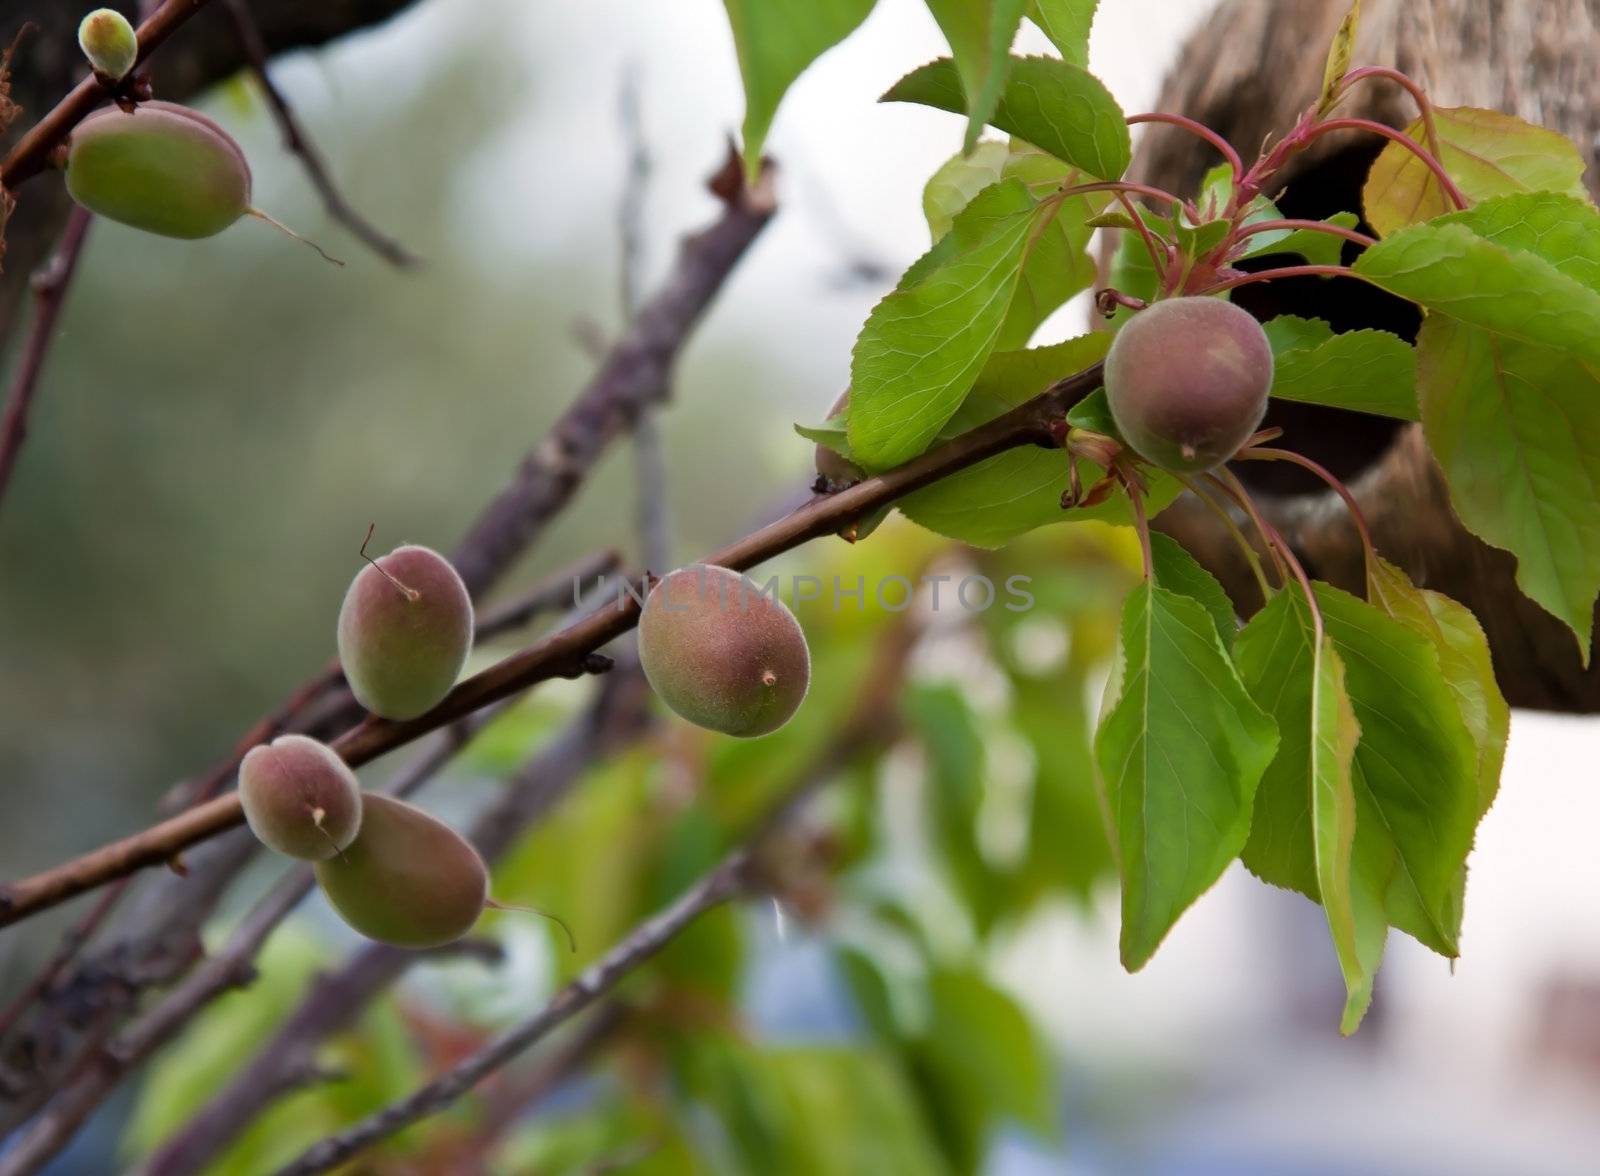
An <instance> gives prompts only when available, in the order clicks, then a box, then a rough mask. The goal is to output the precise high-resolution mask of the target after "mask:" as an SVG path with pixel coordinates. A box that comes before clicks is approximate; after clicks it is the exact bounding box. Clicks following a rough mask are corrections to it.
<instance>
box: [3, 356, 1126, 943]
mask: <svg viewBox="0 0 1600 1176" xmlns="http://www.w3.org/2000/svg"><path fill="white" fill-rule="evenodd" d="M1100 382H1101V368H1100V365H1099V364H1096V365H1094V366H1093V367H1090V368H1088V369H1086V370H1084V371H1081V372H1078V373H1077V374H1075V375H1072V376H1068V377H1066V378H1065V379H1063V380H1060V381H1058V382H1057V383H1055V384H1054V385H1052V386H1051V387H1050V388H1049V389H1047V390H1046V391H1044V392H1043V393H1041V394H1040V395H1039V396H1036V397H1035V398H1033V399H1032V400H1029V401H1027V402H1026V403H1024V404H1021V405H1019V406H1018V407H1016V408H1014V409H1012V410H1011V411H1010V412H1008V413H1006V414H1004V415H1003V416H1000V417H996V418H995V419H994V420H992V421H990V422H988V423H987V424H984V425H980V426H979V427H978V428H976V429H973V430H971V431H970V432H967V433H964V434H962V435H961V436H959V437H956V438H954V439H952V440H950V441H948V442H946V443H945V444H943V445H941V446H939V447H937V448H935V449H932V450H930V451H929V452H927V453H925V454H923V455H922V456H920V457H917V458H915V459H913V460H912V461H910V462H908V463H907V464H905V465H903V466H900V467H899V468H897V469H894V470H890V471H889V472H887V473H884V474H880V475H878V476H876V477H872V478H868V479H866V480H865V481H863V482H860V483H858V484H856V485H855V486H851V487H850V488H848V489H845V490H841V491H839V492H838V493H836V494H824V495H818V496H816V497H814V498H812V500H811V501H810V502H808V503H806V504H805V505H804V506H802V507H800V508H799V509H797V510H795V511H794V512H792V513H791V514H789V515H787V516H786V517H784V518H782V519H779V520H778V521H777V522H775V523H772V524H770V525H768V526H766V527H762V528H761V529H760V530H757V531H754V532H752V533H751V534H749V535H746V536H745V537H744V538H742V539H739V540H738V541H736V542H734V543H732V544H730V545H729V546H727V547H725V548H723V549H722V550H721V551H718V552H714V553H713V554H712V555H710V556H709V557H707V559H706V560H705V561H704V562H706V563H711V564H715V565H717V566H719V567H725V568H730V569H732V570H733V571H745V570H747V569H749V568H751V567H753V566H755V565H756V564H759V563H761V562H763V561H764V560H768V559H771V558H772V557H773V556H776V555H781V554H782V553H784V552H786V551H789V550H792V549H793V548H795V547H798V546H800V545H801V544H803V543H806V542H808V541H810V540H812V539H816V538H820V537H822V536H824V535H833V534H837V533H838V532H839V531H840V530H842V529H843V528H844V527H846V526H847V525H848V524H850V523H852V522H855V521H857V520H859V519H861V518H863V517H864V516H866V515H868V514H871V513H872V512H873V511H875V510H877V509H879V508H881V507H884V506H888V505H890V504H891V503H893V502H895V501H896V500H897V499H899V498H902V497H904V496H905V495H907V494H910V493H911V492H912V491H913V490H920V489H921V488H922V487H924V486H927V485H931V484H932V483H934V482H937V481H939V480H941V479H942V478H946V477H949V476H950V475H951V474H955V473H959V472H960V471H962V470H964V469H967V468H969V467H971V466H973V465H976V464H977V463H978V462H980V461H983V460H985V459H987V458H990V457H993V456H995V455H996V454H998V453H1004V452H1005V451H1007V450H1010V449H1016V448H1018V447H1020V446H1023V445H1030V444H1038V445H1045V446H1050V445H1053V440H1052V437H1051V433H1050V425H1051V423H1052V422H1053V421H1055V420H1058V419H1059V418H1060V417H1061V416H1062V415H1063V414H1064V413H1065V412H1066V410H1067V409H1068V408H1070V407H1071V406H1072V405H1074V404H1076V403H1077V401H1078V400H1080V399H1081V398H1082V397H1083V396H1086V395H1087V394H1088V393H1089V392H1091V391H1093V390H1094V389H1095V388H1096V387H1098V386H1099V385H1100ZM638 618H639V607H638V604H637V602H636V601H635V600H634V599H633V598H632V596H628V597H626V598H625V599H624V600H622V601H620V602H618V603H617V604H616V605H614V606H608V607H606V608H602V609H601V610H599V611H598V612H596V613H593V614H591V615H590V616H587V617H584V618H582V619H581V620H578V621H576V622H574V623H573V624H571V625H569V626H567V627H566V628H564V629H561V630H559V631H557V632H555V633H553V634H551V635H549V636H548V637H545V638H544V639H542V640H540V641H537V642H535V643H534V644H533V645H531V646H529V647H527V648H526V649H524V650H522V651H521V652H519V653H516V654H513V655H512V656H510V657H508V658H506V659H504V660H503V661H501V662H499V663H497V664H496V665H493V666H491V667H489V668H488V669H487V670H484V671H483V672H482V673H480V674H477V675H476V676H474V677H471V678H468V679H467V680H466V681H464V682H462V683H461V684H460V685H459V686H457V687H456V688H455V689H454V690H452V691H451V692H450V693H449V694H448V695H446V696H445V698H444V700H443V701H442V702H440V703H439V705H438V706H436V707H434V708H433V709H432V710H430V711H429V712H427V713H426V714H424V715H422V716H420V717H418V718H415V719H410V720H407V721H403V722H396V721H393V720H385V719H377V718H370V717H369V718H368V719H366V720H364V721H363V722H362V723H361V724H360V725H359V726H357V727H355V728H354V729H353V730H351V731H349V732H348V733H346V734H345V735H344V736H342V737H341V738H340V739H338V740H336V741H335V742H334V744H333V748H334V750H335V751H337V752H338V753H339V754H340V755H341V756H342V757H343V758H344V760H345V761H346V762H347V763H348V764H350V765H351V766H352V767H358V766H360V765H361V764H364V763H367V762H369V761H371V760H373V759H376V758H377V757H378V756H380V755H382V754H384V753H385V752H387V751H392V750H393V749H394V748H397V747H400V746H403V745H404V744H407V743H410V742H412V741H413V740H415V739H417V738H418V737H419V736H421V735H424V734H426V733H427V732H429V731H432V730H436V729H437V728H439V727H442V726H444V725H445V724H447V723H450V722H453V721H455V720H456V719H459V718H463V717H465V716H466V715H469V714H471V713H472V712H473V711H476V710H479V709H481V708H482V707H485V706H488V705H489V704H491V703H494V702H498V701H500V700H501V699H504V698H509V697H511V696H512V695H514V694H518V693H521V692H522V691H524V690H527V689H528V688H529V687H531V686H534V685H536V684H538V683H540V682H544V681H548V680H550V679H551V678H557V677H570V676H574V675H580V674H583V673H586V672H588V671H587V670H586V666H587V665H588V664H589V663H588V661H587V659H588V658H589V657H590V656H591V655H592V654H594V653H595V651H596V650H598V649H599V647H600V646H602V645H604V644H605V643H606V642H607V641H610V640H612V639H613V638H616V637H619V636H621V635H622V634H623V633H626V632H628V631H629V630H630V629H632V628H633V627H634V626H635V625H636V624H637V623H638ZM242 820H243V814H242V811H241V809H240V806H239V799H238V797H237V796H235V795H232V794H229V795H225V796H219V797H217V798H216V799H214V800H210V801H207V802H205V803H204V804H202V805H199V806H197V807H195V808H193V809H190V810H189V811H188V812H184V813H180V814H179V815H177V816H175V817H173V818H171V819H169V820H167V821H163V822H161V823H160V824H157V825H154V826H151V827H150V828H148V829H145V830H144V831H143V832H140V833H136V834H134V835H133V836H131V837H126V838H123V839H122V840H121V841H116V842H112V843H111V844H109V845H106V846H103V847H101V848H100V849H97V850H94V851H92V852H90V853H87V854H84V855H83V856H81V857H78V858H75V859H73V860H72V861H70V862H66V863H64V864H62V865H60V866H57V867H55V868H54V869H51V870H46V871H45V872H43V873H42V874H37V875H34V876H33V877H31V878H24V879H21V880H19V881H17V882H13V883H11V884H9V885H7V886H5V887H0V926H5V925H8V924H10V923H14V922H16V921H17V920H18V919H21V918H25V917H26V916H28V915H31V914H33V913H35V912H37V911H40V910H44V909H46V908H48V907H51V906H54V905H55V904H57V903H59V902H62V901H64V900H66V899H68V898H71V897H72V896H73V895H76V894H82V893H83V892H85V891H87V890H91V889H93V888H95V887H96V886H100V885H103V884H104V883H106V882H109V881H111V880H112V879H114V878H117V877H120V876H121V875H123V874H126V873H128V872H130V871H133V870H138V869H142V868H144V867H146V866H152V865H158V864H160V863H162V862H166V861H169V860H170V859H171V858H172V857H173V856H175V855H176V854H178V853H180V852H181V851H182V850H184V849H185V848H187V847H189V846H191V845H195V844H198V843H199V842H201V841H204V840H206V839H207V838H209V837H213V836H215V835H217V834H218V833H221V832H223V831H224V830H227V829H229V828H232V827H233V826H235V825H237V824H239V823H240V822H241V821H242Z"/></svg>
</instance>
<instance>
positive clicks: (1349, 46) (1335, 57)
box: [1317, 0, 1361, 114]
mask: <svg viewBox="0 0 1600 1176" xmlns="http://www.w3.org/2000/svg"><path fill="white" fill-rule="evenodd" d="M1360 29H1361V0H1355V3H1354V4H1352V5H1350V11H1349V12H1347V13H1345V14H1344V19H1343V20H1341V21H1340V22H1339V27H1338V28H1337V29H1335V30H1334V34H1333V42H1332V43H1331V44H1330V45H1329V46H1328V59H1327V61H1326V63H1325V64H1324V65H1323V67H1322V93H1321V95H1320V96H1319V97H1318V99H1317V110H1318V111H1319V112H1320V113H1323V114H1326V113H1327V112H1328V111H1330V110H1332V109H1333V107H1334V104H1335V103H1336V102H1337V101H1338V95H1339V83H1340V82H1341V81H1343V80H1344V75H1345V74H1347V73H1349V72H1350V57H1351V55H1352V54H1353V53H1354V52H1355V48H1356V34H1357V33H1358V32H1359V31H1360Z"/></svg>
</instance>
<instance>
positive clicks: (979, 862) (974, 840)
mask: <svg viewBox="0 0 1600 1176" xmlns="http://www.w3.org/2000/svg"><path fill="white" fill-rule="evenodd" d="M905 709H906V715H907V718H908V719H909V720H910V722H911V724H912V726H913V727H914V728H915V730H916V731H917V734H918V736H919V738H920V742H921V744H922V748H923V752H924V754H925V755H926V757H927V761H928V772H927V777H926V778H927V786H926V792H927V800H928V807H929V810H930V812H929V817H930V822H929V825H930V831H931V833H932V835H933V837H934V839H935V841H936V843H937V851H938V852H937V857H938V860H939V862H940V863H941V864H942V865H943V866H944V868H945V870H946V871H947V872H948V874H949V876H950V880H951V882H952V883H953V884H954V890H955V892H956V894H957V896H958V897H959V898H960V899H961V900H962V905H963V906H964V907H965V908H966V910H967V912H968V913H969V914H970V915H971V916H972V921H973V924H974V926H975V927H976V928H977V930H978V932H979V934H980V935H982V934H987V933H988V931H989V930H990V928H991V927H993V925H994V922H995V919H996V917H997V916H998V914H999V913H1000V905H1001V897H1002V895H1001V890H1000V886H999V885H998V879H997V877H996V873H997V871H996V870H994V869H993V868H992V867H991V866H990V864H989V863H988V861H987V860H986V859H985V857H984V854H983V850H982V847H981V846H980V845H979V843H978V823H979V813H980V810H981V809H982V808H983V801H984V793H985V785H984V780H985V779H986V777H987V773H986V772H985V771H984V737H983V730H982V728H981V726H980V724H979V722H978V717H977V716H976V715H975V714H973V712H972V708H971V707H970V706H969V705H968V704H967V701H966V699H965V697H963V695H962V694H961V691H960V690H959V689H957V688H956V687H954V686H951V685H945V684H940V685H926V686H919V687H917V688H916V689H913V690H911V691H909V692H908V693H907V696H906V699H905Z"/></svg>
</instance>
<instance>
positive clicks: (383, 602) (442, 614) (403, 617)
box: [339, 546, 472, 720]
mask: <svg viewBox="0 0 1600 1176" xmlns="http://www.w3.org/2000/svg"><path fill="white" fill-rule="evenodd" d="M377 563H378V565H379V566H380V567H382V568H383V570H384V571H385V572H388V573H389V575H391V576H393V577H394V578H395V579H396V580H398V581H400V583H402V584H404V585H406V586H407V587H409V588H413V589H415V590H416V591H417V592H418V593H419V594H420V595H419V597H418V599H416V600H411V599H408V598H407V596H406V595H405V593H403V592H402V591H401V590H400V589H398V588H396V587H395V586H394V585H393V584H392V583H390V582H389V580H388V579H387V578H385V577H384V575H383V574H382V573H380V572H379V571H378V569H377V568H375V567H373V566H372V565H371V564H368V565H367V566H366V567H364V568H362V569H361V571H360V572H358V573H357V574H356V578H355V579H354V580H353V581H352V582H351V584H350V590H349V591H348V592H346V593H345V597H344V604H343V606H342V607H341V608H340V609H339V662H340V664H341V665H342V666H343V667H344V674H345V678H346V679H347V680H348V681H349V683H350V690H351V692H352V693H354V694H355V696H356V701H357V702H359V703H360V704H361V705H362V706H364V707H366V708H367V709H368V710H369V711H371V712H372V713H373V714H375V715H379V716H380V717H382V718H385V719H395V720H405V719H414V718H416V717H417V716H418V715H420V714H423V713H425V712H427V711H429V710H432V709H433V707H434V706H435V705H436V704H437V703H438V702H439V700H440V699H441V698H443V697H444V696H445V695H446V694H448V693H450V687H452V686H454V685H455V684H456V679H457V678H458V677H460V675H461V667H462V666H464V665H465V664H466V662H467V654H469V653H471V652H472V598H471V597H470V596H468V595H467V586H466V585H465V584H463V583H462V582H461V577H460V575H458V574H457V572H456V570H455V568H454V567H453V566H451V564H450V561H449V560H447V559H445V557H444V556H442V555H440V554H439V553H438V552H437V551H433V550H432V549H430V548H427V547H414V546H404V547H396V548H395V549H394V550H393V551H391V552H390V553H389V554H388V555H386V556H384V557H383V558H381V559H379V560H378V561H377Z"/></svg>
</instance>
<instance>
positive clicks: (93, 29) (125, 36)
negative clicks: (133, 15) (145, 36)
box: [78, 8, 139, 82]
mask: <svg viewBox="0 0 1600 1176" xmlns="http://www.w3.org/2000/svg"><path fill="white" fill-rule="evenodd" d="M78 47H79V48H80V49H82V50H83V55H84V56H85V57H87V58H88V59H89V64H90V65H91V66H93V67H94V71H95V72H96V73H99V74H104V75H105V76H106V77H108V78H110V79H111V80H112V81H114V82H120V81H121V80H122V79H123V78H125V77H127V76H128V73H129V72H130V71H131V70H132V69H133V65H134V62H136V61H138V60H139V37H138V34H137V33H135V32H134V31H133V26H132V25H131V24H129V23H128V18H127V17H125V16H123V15H122V13H120V12H118V11H117V10H116V9H115V8H96V9H95V10H94V11H93V12H91V13H90V14H89V15H88V16H86V17H84V18H83V21H82V23H80V24H79V25H78Z"/></svg>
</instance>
